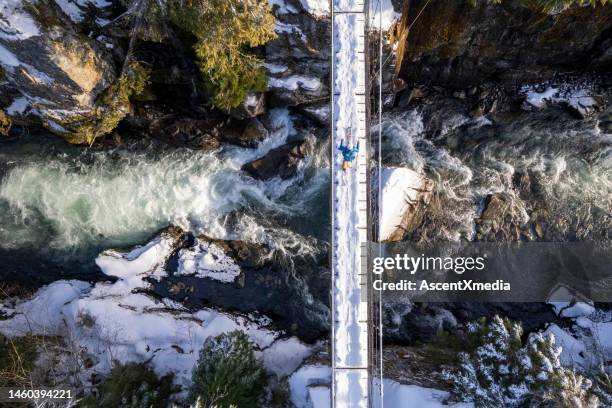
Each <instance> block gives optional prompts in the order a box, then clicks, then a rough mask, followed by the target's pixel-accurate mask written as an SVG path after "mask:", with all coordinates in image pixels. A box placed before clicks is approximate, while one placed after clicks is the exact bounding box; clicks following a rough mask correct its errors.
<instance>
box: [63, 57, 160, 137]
mask: <svg viewBox="0 0 612 408" xmlns="http://www.w3.org/2000/svg"><path fill="white" fill-rule="evenodd" d="M148 82H149V69H147V68H146V67H144V66H143V65H142V64H140V63H137V62H135V63H132V64H130V65H129V67H128V68H127V69H126V70H125V72H124V73H123V74H122V75H121V76H120V77H119V79H118V80H117V81H116V82H115V83H114V84H112V85H111V86H110V87H109V88H107V89H106V90H105V91H104V92H103V93H102V94H100V96H99V97H98V98H97V100H96V102H95V104H96V108H95V114H94V117H93V118H91V119H90V120H87V121H83V122H81V123H75V124H73V127H72V126H71V127H72V128H73V129H74V131H72V132H68V133H67V134H65V135H64V136H65V137H66V140H68V142H70V143H74V144H84V143H88V144H91V143H93V142H94V140H95V139H96V138H98V137H100V136H103V135H106V134H108V133H110V132H112V131H113V130H114V129H115V128H116V127H117V126H118V125H119V123H120V122H121V120H123V118H125V117H126V116H127V115H128V113H130V110H131V103H130V98H132V97H133V96H136V95H139V94H140V93H142V92H143V90H144V88H145V86H146V85H147V84H148ZM56 133H57V131H56Z"/></svg>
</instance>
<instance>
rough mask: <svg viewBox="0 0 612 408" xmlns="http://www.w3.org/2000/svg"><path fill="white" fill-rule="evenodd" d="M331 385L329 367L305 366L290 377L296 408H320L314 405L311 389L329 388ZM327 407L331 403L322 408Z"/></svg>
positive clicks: (290, 387)
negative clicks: (315, 387)
mask: <svg viewBox="0 0 612 408" xmlns="http://www.w3.org/2000/svg"><path fill="white" fill-rule="evenodd" d="M330 383H331V368H330V367H329V366H326V365H305V366H303V367H301V368H300V369H299V370H297V371H296V372H295V373H293V374H292V375H291V377H289V390H290V391H291V402H292V403H293V405H295V407H296V408H319V407H315V406H314V405H313V401H312V400H311V394H310V391H309V389H310V387H314V386H323V385H327V386H328V387H329V384H330ZM328 389H329V388H328ZM315 394H316V393H315ZM325 406H329V403H328V405H322V407H325ZM322 407H321V408H322Z"/></svg>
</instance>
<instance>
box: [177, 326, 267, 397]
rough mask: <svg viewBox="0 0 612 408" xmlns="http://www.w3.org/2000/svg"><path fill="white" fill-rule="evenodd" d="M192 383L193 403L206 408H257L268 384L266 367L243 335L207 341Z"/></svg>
mask: <svg viewBox="0 0 612 408" xmlns="http://www.w3.org/2000/svg"><path fill="white" fill-rule="evenodd" d="M192 381H193V384H192V386H191V389H190V391H189V399H190V401H191V402H193V403H196V406H197V407H202V408H213V407H214V408H230V407H240V408H256V407H257V400H258V399H259V396H260V394H261V392H262V391H263V390H264V387H265V384H266V381H265V374H264V368H263V365H262V363H261V362H260V361H258V360H257V359H256V358H255V353H254V352H253V347H252V345H251V343H250V342H249V339H248V337H247V336H246V334H244V333H243V332H241V331H234V332H231V333H227V334H222V335H220V336H217V337H215V338H210V339H208V340H206V342H205V343H204V346H203V347H202V350H201V351H200V357H199V359H198V364H197V366H196V367H195V368H194V370H193V374H192Z"/></svg>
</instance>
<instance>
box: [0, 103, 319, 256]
mask: <svg viewBox="0 0 612 408" xmlns="http://www.w3.org/2000/svg"><path fill="white" fill-rule="evenodd" d="M271 119H272V120H271V122H272V125H273V127H274V129H275V130H274V131H272V132H271V136H270V137H269V138H268V139H266V140H265V141H263V142H262V143H260V145H259V146H258V148H257V149H246V148H239V147H229V148H227V149H226V150H224V151H223V152H221V153H216V152H215V153H210V152H209V153H205V152H200V151H192V150H188V149H178V150H173V151H168V152H165V153H163V154H161V155H160V156H158V157H151V154H150V153H136V152H125V151H124V152H121V151H119V152H118V153H108V152H99V153H93V154H92V155H93V159H92V160H89V161H87V162H83V160H82V158H77V159H74V158H70V157H66V156H60V155H58V156H56V157H54V158H52V159H49V160H45V161H36V162H29V163H23V164H20V165H17V166H15V167H13V168H11V170H10V171H9V172H8V174H6V175H5V177H4V178H3V180H2V184H1V185H0V201H5V203H7V204H8V205H9V206H10V209H11V211H10V213H4V214H0V218H1V219H2V225H3V227H4V228H3V229H0V238H1V240H0V246H2V247H5V248H6V247H15V246H19V245H21V244H26V243H32V244H34V243H37V242H40V240H43V242H42V244H43V245H50V246H51V247H55V248H65V247H78V246H79V245H82V244H87V243H90V242H94V241H96V240H104V241H105V242H108V241H110V242H111V244H113V245H118V244H122V243H134V242H138V241H140V240H142V239H143V238H144V237H145V236H147V235H149V234H151V233H153V232H155V231H156V230H157V229H159V228H161V227H164V226H166V225H168V224H174V225H178V226H180V227H182V228H184V229H190V230H193V231H194V232H196V233H199V232H208V233H210V232H211V231H212V233H213V234H216V235H218V237H220V238H223V234H224V233H223V228H221V226H220V224H219V217H220V216H222V215H223V214H226V213H229V212H231V211H232V210H235V209H239V208H241V207H243V206H255V208H259V209H261V210H262V211H265V212H268V213H278V214H283V213H291V212H294V211H297V209H300V208H301V206H302V202H303V200H304V199H306V197H304V195H303V194H292V195H290V196H289V197H283V200H280V199H277V197H279V196H280V195H282V194H283V191H284V190H283V191H280V192H279V191H278V189H279V188H283V189H286V188H288V187H290V186H292V185H293V184H294V183H300V182H301V180H300V179H299V178H297V177H296V178H295V179H292V180H289V181H285V182H280V179H278V178H276V179H272V180H270V181H265V182H264V181H258V180H255V179H253V178H251V177H250V176H248V175H246V174H245V173H244V172H242V171H241V170H240V167H241V166H242V165H243V164H244V163H246V162H248V161H250V160H253V159H256V158H259V157H261V156H263V155H265V153H266V152H268V151H269V150H270V149H273V148H275V147H278V146H280V145H282V144H284V143H285V142H286V141H287V138H288V137H289V136H290V135H292V134H294V133H295V130H294V129H293V127H292V125H291V119H290V116H289V113H288V111H287V110H284V109H279V110H273V111H272V112H271ZM117 155H119V156H120V157H119V159H118V158H117ZM313 180H314V181H315V182H317V183H324V182H325V180H324V179H321V178H318V177H315V178H314V179H313ZM305 184H308V183H305ZM321 185H322V184H321ZM272 191H274V194H275V196H274V197H272V196H271V192H272ZM281 201H282V203H281ZM37 219H38V220H40V219H42V220H43V221H41V222H43V223H44V224H45V225H47V224H49V225H50V226H51V228H52V230H53V234H52V235H51V237H50V239H49V240H48V241H47V239H48V238H47V237H41V236H39V234H38V233H37V232H36V231H35V230H34V229H33V228H32V227H30V224H31V222H32V220H37ZM9 225H11V226H9ZM243 228H244V227H243ZM245 232H248V231H245ZM250 235H251V236H254V235H256V234H254V233H250ZM259 238H263V237H262V234H259Z"/></svg>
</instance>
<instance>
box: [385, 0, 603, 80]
mask: <svg viewBox="0 0 612 408" xmlns="http://www.w3.org/2000/svg"><path fill="white" fill-rule="evenodd" d="M407 1H409V4H408V5H407V10H408V16H409V19H408V25H409V26H410V25H411V24H413V25H412V29H411V30H410V33H409V36H408V47H407V50H406V56H405V58H404V60H403V63H402V67H401V75H400V76H401V77H402V78H405V79H407V80H408V81H414V82H417V83H423V84H433V85H440V86H445V87H450V88H465V87H467V86H472V85H475V84H479V83H482V82H485V81H491V80H495V81H501V82H503V83H505V84H508V85H510V84H513V83H517V82H521V83H525V82H534V81H543V80H547V79H550V78H552V77H553V76H554V75H556V74H558V73H570V72H571V73H575V72H576V71H586V70H588V71H599V72H603V71H606V70H608V69H609V68H610V66H611V64H612V5H610V4H608V5H606V6H597V7H590V6H584V7H583V6H570V7H567V8H557V9H553V10H548V11H542V10H538V9H537V8H536V7H535V6H533V5H532V3H535V2H532V1H520V0H502V1H501V2H499V4H496V3H497V2H493V1H487V0H478V1H470V0H460V1H444V0H432V1H430V2H429V4H427V3H428V2H427V1H424V0H407ZM397 8H399V7H397ZM421 11H422V12H421ZM419 13H420V16H419V17H418V18H417V16H418V15H419Z"/></svg>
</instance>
